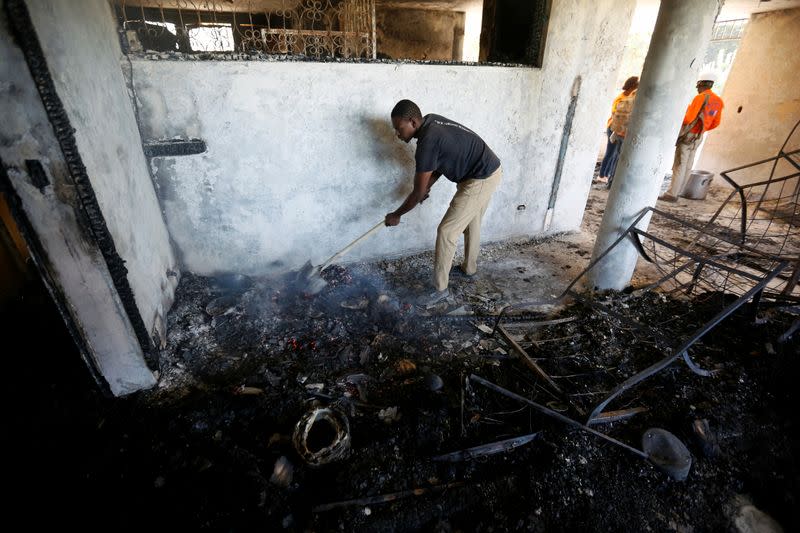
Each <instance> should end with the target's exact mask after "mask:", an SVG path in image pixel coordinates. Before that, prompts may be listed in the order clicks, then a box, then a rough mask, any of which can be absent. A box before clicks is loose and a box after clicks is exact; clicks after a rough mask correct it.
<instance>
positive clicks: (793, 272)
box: [495, 122, 800, 425]
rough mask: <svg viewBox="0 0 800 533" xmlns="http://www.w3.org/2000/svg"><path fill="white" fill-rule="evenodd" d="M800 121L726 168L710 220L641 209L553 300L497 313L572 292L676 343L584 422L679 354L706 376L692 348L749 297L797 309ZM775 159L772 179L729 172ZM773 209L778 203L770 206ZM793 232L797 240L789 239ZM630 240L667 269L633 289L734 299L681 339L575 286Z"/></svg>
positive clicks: (599, 417) (755, 303)
mask: <svg viewBox="0 0 800 533" xmlns="http://www.w3.org/2000/svg"><path fill="white" fill-rule="evenodd" d="M798 125H800V122H798ZM798 125H795V128H794V129H793V130H792V132H791V133H790V135H789V137H788V138H787V140H786V142H785V143H784V144H783V146H782V147H781V149H780V150H779V152H778V154H777V155H776V156H775V157H771V158H768V159H764V160H761V161H757V162H754V163H750V164H748V165H743V166H741V167H737V168H734V169H730V170H726V171H724V172H722V173H721V174H722V177H723V178H724V179H725V181H726V182H727V183H728V184H730V185H731V186H732V188H733V191H732V192H731V193H730V195H728V197H727V198H726V199H725V200H724V201H723V203H722V205H721V206H720V207H719V209H717V211H716V212H715V213H714V214H713V215H712V217H711V218H710V219H709V221H708V222H707V223H705V224H704V225H703V224H702V223H701V224H696V223H693V222H689V221H686V220H683V219H681V218H680V217H677V216H675V215H672V214H670V213H668V212H666V211H663V210H660V209H657V208H654V207H648V208H646V209H643V210H642V211H641V212H640V213H639V214H638V216H637V217H636V218H635V220H634V221H633V222H632V223H631V224H630V225H629V226H628V228H627V229H626V230H625V231H624V232H623V233H622V234H621V235H620V236H619V237H618V238H617V240H616V241H614V242H613V243H612V244H611V245H610V246H609V247H608V248H607V249H606V250H605V251H604V252H603V253H602V254H600V255H599V256H598V257H597V258H596V259H594V260H593V261H592V262H591V263H590V264H589V265H588V266H587V267H586V268H585V269H583V271H581V272H580V273H579V274H578V275H577V276H576V277H575V278H574V279H573V280H572V282H570V284H569V285H568V286H567V287H566V289H564V291H563V292H562V293H561V294H560V295H559V296H557V297H555V298H554V299H550V300H537V301H525V302H520V303H517V304H514V305H511V306H507V307H506V308H504V309H503V310H502V311H501V313H500V314H499V315H498V317H497V319H496V321H495V330H498V328H499V327H500V325H501V322H502V320H503V318H504V317H506V316H509V315H508V311H510V310H511V309H514V308H522V307H527V306H534V305H542V304H556V303H559V302H562V301H564V300H567V299H572V300H575V301H579V302H581V303H583V304H584V305H587V306H589V307H591V308H593V309H595V310H597V311H599V312H602V313H605V314H606V315H607V316H609V317H611V318H614V319H615V320H617V321H620V322H621V323H624V324H626V325H628V326H632V327H635V328H637V329H640V330H643V331H645V332H647V333H648V334H649V335H651V336H652V337H653V338H655V339H658V340H660V341H661V342H662V343H663V344H664V345H666V346H670V345H671V346H674V347H673V348H672V349H671V350H670V353H669V354H667V355H666V356H665V357H663V358H662V359H660V360H658V361H656V362H655V363H653V364H651V365H650V366H648V367H647V368H645V369H643V370H640V371H639V372H637V373H635V374H634V375H632V376H630V377H629V378H627V379H625V380H624V381H623V382H621V383H619V384H618V385H616V386H615V387H614V388H613V389H612V390H611V391H610V392H609V393H608V394H607V395H606V396H605V398H603V399H602V400H601V401H600V402H599V403H597V404H596V405H595V407H594V408H593V409H592V411H591V413H590V414H589V415H588V418H587V420H586V425H591V424H593V423H595V424H596V423H599V422H601V421H605V420H608V419H609V417H608V416H607V415H608V413H607V412H604V410H605V409H606V408H607V407H608V405H609V404H610V403H611V402H612V401H614V400H615V399H616V398H618V397H619V396H620V395H622V394H623V393H625V392H626V391H628V390H630V389H632V388H633V387H635V386H637V385H638V384H639V383H641V382H643V381H644V380H646V379H647V378H649V377H651V376H653V375H655V374H657V373H658V372H660V371H661V370H663V369H665V368H667V367H668V366H670V365H671V364H672V363H674V362H675V361H676V360H678V359H683V361H684V362H685V363H686V365H687V366H688V367H689V369H690V370H691V371H692V372H694V373H696V374H698V375H700V376H710V375H712V372H711V371H709V370H706V369H703V368H701V367H700V366H699V365H697V364H696V363H695V362H694V361H693V360H692V358H691V356H690V353H689V350H690V348H691V347H692V346H693V345H694V344H695V343H697V342H698V341H699V340H700V339H701V338H703V337H704V336H705V335H706V334H708V333H709V332H710V331H711V330H713V329H714V328H715V327H716V326H717V325H719V324H720V322H722V321H723V320H725V319H726V318H727V317H729V316H730V315H731V314H732V313H734V312H735V311H736V310H738V309H739V308H741V307H742V306H743V305H745V304H746V303H747V302H752V303H751V305H752V310H753V317H755V313H756V310H757V308H758V307H759V306H760V305H764V304H765V303H766V302H770V303H771V304H773V305H776V306H789V307H792V306H793V308H798V307H797V306H798V304H800V288H799V287H798V278H800V212H798V196H799V195H800V185H798V184H795V185H794V187H793V188H791V190H789V191H788V192H787V187H789V186H791V185H792V183H793V182H792V180H797V182H796V183H800V149H795V150H790V151H786V150H785V148H786V146H787V143H789V141H790V139H792V137H793V135H794V133H795V131H797V130H798ZM781 161H785V162H787V163H789V164H790V165H791V166H792V167H793V169H794V170H795V172H791V173H789V174H787V175H784V176H780V177H777V178H776V177H775V172H776V169H777V168H778V164H779V162H781ZM770 163H771V164H772V168H771V170H770V173H769V178H768V179H766V180H757V181H754V182H752V183H747V184H740V183H738V182H737V181H736V180H735V179H734V178H732V177H731V174H734V173H736V172H739V171H742V170H746V169H753V168H757V167H758V166H760V165H764V164H770ZM770 187H773V188H778V194H777V195H775V194H773V195H772V196H771V197H770V198H769V199H766V198H765V197H766V196H767V194H766V190H767V189H769V188H770ZM759 191H761V193H760V194H759ZM773 191H774V189H773ZM734 199H738V202H739V205H735V200H734ZM748 204H750V208H748ZM787 206H788V208H789V209H790V210H791V215H790V216H788V217H787V216H785V215H783V214H782V213H781V212H780V209H785V208H786V207H787ZM770 208H772V209H773V210H772V211H770ZM645 219H647V220H649V221H650V225H649V229H648V230H644V229H641V228H640V227H639V226H640V225H641V223H642V221H643V220H645ZM668 225H672V226H673V231H674V228H675V227H676V226H677V228H678V229H679V230H681V234H682V235H692V234H693V235H692V237H693V238H690V239H686V241H685V242H681V243H676V242H672V241H671V240H670V238H669V237H666V236H664V235H659V232H660V231H661V230H663V229H664V228H665V227H667V226H668ZM733 226H738V227H737V230H732V229H731V228H732V227H733ZM673 235H674V233H673ZM792 237H794V239H793V240H790V239H791V238H792ZM624 240H628V241H630V242H631V243H632V244H633V245H634V246H635V247H636V249H637V251H638V253H639V255H640V257H641V258H642V259H643V260H645V261H646V262H648V263H650V264H651V265H654V266H655V267H656V268H657V269H658V270H659V271H660V272H661V273H662V274H663V276H662V277H661V278H660V279H658V280H657V281H656V282H654V283H652V284H650V285H648V286H646V287H643V288H640V289H637V290H636V291H634V294H641V293H643V292H646V291H650V290H653V289H656V288H658V289H659V290H660V292H662V293H670V294H687V295H688V294H691V293H693V292H701V291H702V292H720V293H723V294H728V295H733V296H735V297H736V299H735V300H734V301H732V302H730V303H728V304H727V305H725V306H724V308H722V309H721V310H720V311H719V312H718V313H717V314H715V315H714V316H713V317H712V318H710V319H709V320H707V321H706V322H705V323H704V324H703V325H702V326H701V327H700V328H698V329H697V330H695V331H694V332H693V333H692V334H691V335H689V336H688V337H687V338H685V339H683V340H682V341H681V342H680V343H675V342H674V340H671V339H668V338H666V336H665V335H664V334H663V333H662V332H661V331H659V330H658V329H656V328H655V327H652V326H648V325H646V324H642V323H640V322H639V321H638V320H636V319H634V318H632V317H628V316H625V315H623V314H621V313H619V312H617V311H615V310H612V309H610V308H609V307H608V306H606V305H603V304H602V303H600V302H599V301H597V300H596V299H593V298H591V297H590V296H587V295H584V294H581V293H580V292H579V291H578V290H576V286H577V285H578V284H579V283H580V282H582V281H584V280H585V279H586V276H587V274H588V273H589V272H590V271H591V270H592V269H593V268H594V267H595V266H597V264H599V263H600V262H601V261H603V259H604V258H605V257H606V256H607V255H608V254H609V253H611V251H612V250H614V249H615V248H616V247H617V246H619V245H620V243H622V242H623V241H624ZM787 272H788V274H787ZM670 284H671V285H672V286H673V287H672V289H669V288H668V285H670ZM793 327H794V326H793ZM500 329H502V328H501V327H500Z"/></svg>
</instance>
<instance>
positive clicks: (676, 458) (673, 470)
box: [642, 428, 692, 481]
mask: <svg viewBox="0 0 800 533" xmlns="http://www.w3.org/2000/svg"><path fill="white" fill-rule="evenodd" d="M642 450H644V452H645V453H646V454H647V458H648V459H649V460H650V462H651V463H653V464H654V465H656V466H657V467H658V468H660V469H661V470H663V471H664V472H666V473H667V474H669V475H670V477H672V479H674V480H676V481H684V480H685V479H686V477H687V476H688V475H689V469H690V468H691V467H692V454H691V453H689V449H688V448H687V447H686V445H685V444H683V442H681V441H680V439H679V438H678V437H676V436H675V435H673V434H672V433H670V432H669V431H667V430H666V429H661V428H650V429H648V430H647V431H645V432H644V435H642Z"/></svg>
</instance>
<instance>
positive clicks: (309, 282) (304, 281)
mask: <svg viewBox="0 0 800 533" xmlns="http://www.w3.org/2000/svg"><path fill="white" fill-rule="evenodd" d="M385 225H386V223H385V222H384V221H383V220H381V221H380V222H378V223H377V224H375V225H374V226H373V227H372V229H370V230H369V231H368V232H366V233H365V234H364V235H362V236H361V237H359V238H358V239H356V240H354V241H353V242H351V243H350V244H348V245H347V246H345V247H344V248H342V249H341V250H339V251H338V252H336V253H335V254H333V255H332V256H331V258H330V259H328V260H327V261H325V262H324V263H322V264H321V265H319V266H314V265H312V264H311V261H307V262H306V264H305V265H303V268H301V269H300V271H299V272H298V273H297V278H296V283H297V285H298V286H301V287H302V288H303V292H305V293H306V294H318V293H319V292H320V291H321V290H322V289H324V288H325V286H326V285H328V283H327V282H326V281H325V280H324V279H322V276H320V274H321V273H322V271H323V270H325V269H326V268H328V267H329V266H331V265H332V264H333V262H334V261H336V260H337V259H339V258H341V257H342V256H343V255H344V254H346V253H347V252H349V251H350V250H352V249H353V247H355V246H356V245H357V244H358V243H360V242H361V241H363V240H364V239H366V238H367V237H369V236H371V235H372V234H373V233H375V232H377V231H378V230H379V229H381V228H382V227H383V226H385Z"/></svg>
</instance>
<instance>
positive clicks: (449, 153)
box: [415, 114, 500, 183]
mask: <svg viewBox="0 0 800 533" xmlns="http://www.w3.org/2000/svg"><path fill="white" fill-rule="evenodd" d="M416 137H417V153H416V156H415V158H416V161H417V172H438V173H440V174H441V175H443V176H444V177H446V178H447V179H449V180H450V181H452V182H455V183H458V182H460V181H463V180H467V179H473V178H474V179H483V178H488V177H489V176H490V175H491V174H492V173H493V172H494V171H495V170H497V169H498V168H500V159H498V158H497V156H496V155H495V154H494V152H492V149H491V148H489V147H488V146H487V145H486V143H485V142H483V139H481V138H480V137H478V135H477V134H476V133H475V132H474V131H472V130H471V129H469V128H467V127H465V126H462V125H461V124H459V123H458V122H453V121H452V120H450V119H447V118H445V117H443V116H441V115H434V114H430V115H425V119H424V121H423V122H422V126H420V128H419V130H418V131H417V135H416Z"/></svg>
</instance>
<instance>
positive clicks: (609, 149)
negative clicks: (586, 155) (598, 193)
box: [600, 128, 622, 183]
mask: <svg viewBox="0 0 800 533" xmlns="http://www.w3.org/2000/svg"><path fill="white" fill-rule="evenodd" d="M606 137H608V143H607V144H606V155H605V157H603V162H602V163H601V164H600V175H601V176H606V177H607V178H608V182H609V183H611V179H612V178H613V177H614V173H615V172H616V171H617V161H618V160H619V152H620V150H622V139H617V142H615V143H612V142H611V129H610V128H609V129H606Z"/></svg>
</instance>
